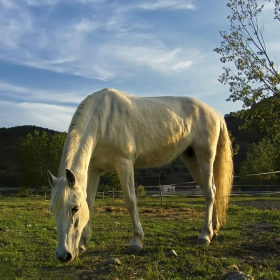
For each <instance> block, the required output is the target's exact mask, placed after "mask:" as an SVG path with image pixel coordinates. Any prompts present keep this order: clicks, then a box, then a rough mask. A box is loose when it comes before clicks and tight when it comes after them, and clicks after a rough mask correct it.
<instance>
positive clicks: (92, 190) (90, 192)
mask: <svg viewBox="0 0 280 280" xmlns="http://www.w3.org/2000/svg"><path fill="white" fill-rule="evenodd" d="M101 173H102V170H99V169H96V168H94V167H92V166H91V165H90V166H89V170H88V183H87V203H88V207H89V212H90V218H89V221H88V223H87V225H86V226H85V228H84V230H83V232H82V236H81V240H80V244H79V253H80V254H81V253H83V252H84V251H85V250H86V247H85V246H86V245H87V244H88V243H89V240H90V237H91V214H92V212H93V207H94V203H95V196H96V191H97V187H98V183H99V179H100V175H101Z"/></svg>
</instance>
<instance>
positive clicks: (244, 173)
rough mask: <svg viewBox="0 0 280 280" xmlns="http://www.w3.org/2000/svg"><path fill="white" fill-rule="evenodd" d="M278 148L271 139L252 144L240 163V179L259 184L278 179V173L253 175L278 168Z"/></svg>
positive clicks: (273, 181)
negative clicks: (244, 158)
mask: <svg viewBox="0 0 280 280" xmlns="http://www.w3.org/2000/svg"><path fill="white" fill-rule="evenodd" d="M278 150H279V149H278V148H277V146H275V145H274V144H273V143H272V142H271V140H269V139H263V140H262V141H261V142H259V143H257V144H255V143H254V144H252V145H251V146H250V148H249V151H248V153H247V156H246V160H245V161H243V162H242V163H241V166H240V175H241V178H242V181H245V182H249V183H254V184H261V183H275V182H276V180H278V181H279V175H276V174H273V173H271V174H265V175H253V176H251V175H252V174H259V173H267V172H273V171H276V170H278V168H279V151H278Z"/></svg>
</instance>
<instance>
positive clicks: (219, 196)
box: [214, 115, 233, 224]
mask: <svg viewBox="0 0 280 280" xmlns="http://www.w3.org/2000/svg"><path fill="white" fill-rule="evenodd" d="M219 116H220V124H221V125H220V135H219V140H218V144H217V152H216V157H215V161H214V182H215V186H216V196H215V202H216V203H215V208H216V212H217V215H218V218H219V222H220V224H223V223H225V222H226V212H227V208H228V201H229V195H230V192H231V189H232V182H233V160H232V146H231V140H230V138H229V134H228V130H227V126H226V122H225V120H224V118H223V117H222V116H221V115H219Z"/></svg>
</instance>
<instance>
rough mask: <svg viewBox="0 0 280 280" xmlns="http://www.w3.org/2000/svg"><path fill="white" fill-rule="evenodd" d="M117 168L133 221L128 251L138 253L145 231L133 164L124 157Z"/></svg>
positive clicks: (128, 252)
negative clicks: (136, 191) (139, 213)
mask: <svg viewBox="0 0 280 280" xmlns="http://www.w3.org/2000/svg"><path fill="white" fill-rule="evenodd" d="M116 169H117V172H118V175H119V178H120V182H121V185H122V189H123V194H124V200H125V204H126V207H127V209H128V211H129V215H130V218H131V222H132V240H131V242H130V245H129V247H128V249H127V251H126V252H127V254H130V255H132V254H134V255H137V254H139V253H140V251H141V250H142V248H143V246H142V245H141V240H142V239H143V238H144V232H143V229H142V226H141V223H140V220H139V215H138V209H137V200H136V195H135V187H134V169H133V164H132V162H130V161H129V160H127V159H122V160H121V161H120V163H119V164H118V165H117V168H116Z"/></svg>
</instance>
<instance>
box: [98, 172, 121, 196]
mask: <svg viewBox="0 0 280 280" xmlns="http://www.w3.org/2000/svg"><path fill="white" fill-rule="evenodd" d="M100 184H101V185H108V186H109V189H110V190H113V189H114V190H115V191H116V190H121V183H120V180H119V176H118V174H117V173H113V172H109V171H106V172H104V173H102V176H101V178H100Z"/></svg>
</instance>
